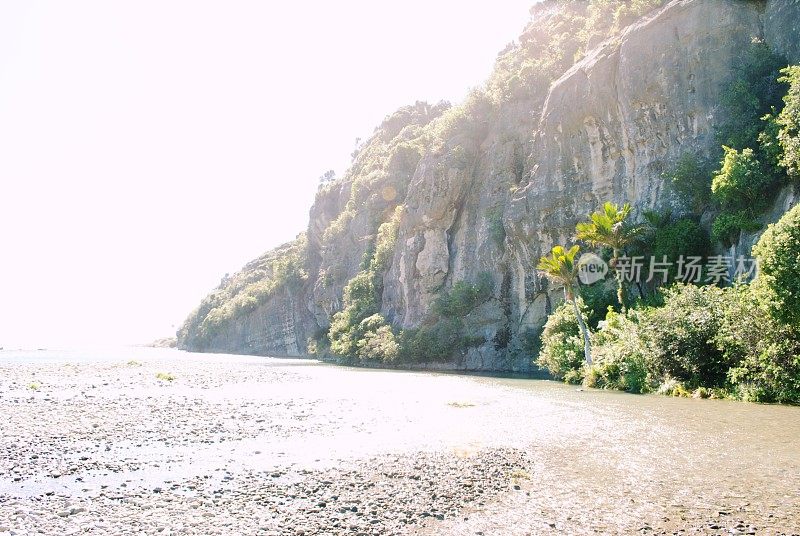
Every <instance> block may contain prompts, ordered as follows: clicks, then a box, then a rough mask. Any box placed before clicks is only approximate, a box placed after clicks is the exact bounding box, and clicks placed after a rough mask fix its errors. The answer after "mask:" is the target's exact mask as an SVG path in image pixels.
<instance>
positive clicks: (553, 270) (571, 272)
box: [536, 246, 592, 365]
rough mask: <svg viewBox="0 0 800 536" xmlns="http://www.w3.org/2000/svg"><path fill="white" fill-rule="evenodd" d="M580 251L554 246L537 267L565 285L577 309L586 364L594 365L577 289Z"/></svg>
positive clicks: (566, 296) (565, 289) (577, 248)
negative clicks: (578, 255) (576, 260)
mask: <svg viewBox="0 0 800 536" xmlns="http://www.w3.org/2000/svg"><path fill="white" fill-rule="evenodd" d="M578 251H580V247H579V246H572V247H571V248H569V250H566V249H564V248H563V247H562V246H554V247H553V250H552V251H551V252H550V256H546V257H542V258H541V259H540V260H539V264H538V265H537V266H536V269H537V270H540V271H541V272H542V273H543V274H544V275H545V276H546V277H547V278H548V279H550V280H551V281H553V282H554V283H556V284H560V285H563V287H564V297H565V298H566V299H567V301H568V302H570V303H571V304H572V307H573V308H574V309H575V317H576V318H577V319H578V327H579V328H580V330H581V335H582V336H583V355H584V357H585V358H586V364H587V365H591V364H592V343H591V341H590V340H589V329H588V328H587V327H586V322H584V320H583V313H581V310H580V308H579V307H578V301H577V298H576V294H577V293H576V289H577V286H578V264H577V263H576V262H575V255H577V254H578Z"/></svg>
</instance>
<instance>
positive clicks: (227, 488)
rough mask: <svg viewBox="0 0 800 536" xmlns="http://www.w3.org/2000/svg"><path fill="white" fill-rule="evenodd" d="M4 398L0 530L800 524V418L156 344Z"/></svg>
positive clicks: (491, 529) (690, 528)
mask: <svg viewBox="0 0 800 536" xmlns="http://www.w3.org/2000/svg"><path fill="white" fill-rule="evenodd" d="M132 360H133V361H132ZM159 373H163V374H162V377H164V374H167V373H170V374H171V375H172V376H173V377H174V379H173V380H172V381H169V380H166V379H158V378H157V375H158V374H159ZM0 408H2V420H0V431H1V432H2V434H0V436H1V437H0V534H6V533H11V534H84V533H90V534H120V535H121V534H138V533H141V534H307V535H310V534H370V535H371V534H415V533H419V534H426V535H433V534H486V535H489V534H497V535H505V534H589V533H592V534H597V533H600V534H630V533H643V534H673V533H678V534H683V533H689V534H691V533H703V534H748V533H755V534H800V408H790V407H780V406H759V405H752V404H742V403H735V402H726V401H712V400H679V399H668V398H663V397H656V396H634V395H625V394H622V393H612V392H601V391H577V390H575V389H574V388H571V387H568V386H563V385H560V384H556V383H553V382H546V381H539V380H504V379H492V378H474V377H467V376H453V375H441V374H430V373H408V372H392V371H380V370H358V369H349V368H345V367H336V366H331V365H322V364H318V363H315V362H310V361H300V360H282V359H264V358H249V357H236V356H213V355H203V356H201V355H193V354H185V353H180V352H175V351H170V350H147V349H143V350H135V351H126V352H125V353H120V354H114V353H110V354H108V355H104V356H101V357H100V358H91V359H82V358H80V357H79V356H77V357H76V356H74V355H63V356H62V355H58V354H54V355H53V354H46V355H34V354H32V355H30V356H25V355H22V356H20V355H12V354H9V353H8V352H0Z"/></svg>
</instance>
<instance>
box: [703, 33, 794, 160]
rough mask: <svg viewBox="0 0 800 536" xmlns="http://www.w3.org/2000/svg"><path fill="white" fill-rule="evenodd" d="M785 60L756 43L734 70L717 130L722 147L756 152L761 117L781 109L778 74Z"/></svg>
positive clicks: (761, 44) (724, 95)
mask: <svg viewBox="0 0 800 536" xmlns="http://www.w3.org/2000/svg"><path fill="white" fill-rule="evenodd" d="M785 65H786V61H785V59H783V58H781V57H780V56H778V55H776V54H775V53H773V52H772V50H771V49H770V47H769V46H768V45H767V44H766V43H763V42H755V43H753V44H752V45H751V46H750V47H749V48H748V49H747V50H746V51H745V53H744V54H742V56H741V58H740V60H739V62H738V64H737V65H736V67H735V73H734V79H733V81H732V82H731V83H730V84H729V85H728V87H727V88H726V89H725V91H724V92H723V94H722V105H723V108H724V115H723V121H722V123H721V124H720V125H719V127H718V129H717V139H718V140H719V143H720V144H721V145H727V146H728V147H732V148H734V149H738V150H742V149H745V148H751V149H756V148H757V147H758V135H759V133H760V132H761V129H762V128H763V124H762V121H761V118H762V117H763V116H764V115H766V114H768V113H770V111H771V110H772V109H773V108H775V109H780V108H781V106H782V101H781V95H782V94H783V88H782V87H781V84H780V83H779V82H778V73H779V72H780V69H781V67H784V66H785Z"/></svg>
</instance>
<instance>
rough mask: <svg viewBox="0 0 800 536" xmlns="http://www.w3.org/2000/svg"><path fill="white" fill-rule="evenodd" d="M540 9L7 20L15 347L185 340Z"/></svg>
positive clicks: (251, 9) (3, 273)
mask: <svg viewBox="0 0 800 536" xmlns="http://www.w3.org/2000/svg"><path fill="white" fill-rule="evenodd" d="M532 3H533V0H492V1H488V0H485V1H483V2H445V1H438V2H432V1H430V0H404V1H402V2H399V1H396V2H375V1H367V0H363V1H359V0H340V1H338V2H328V1H317V2H267V1H243V0H237V1H224V2H223V1H221V0H219V1H216V2H206V1H198V0H171V1H167V0H157V1H151V0H130V1H108V0H99V1H83V0H73V1H70V2H61V1H58V0H52V1H30V0H4V1H2V2H0V347H2V346H5V347H6V349H8V348H12V347H14V348H16V347H32V346H50V347H52V346H82V345H97V344H116V343H120V344H128V343H141V342H148V341H150V340H153V339H155V338H158V337H163V336H170V335H173V334H174V332H175V329H176V328H177V327H178V326H179V325H180V323H181V322H182V321H183V319H184V318H185V317H186V315H187V314H188V313H189V312H190V311H191V309H193V308H194V307H195V306H196V305H197V304H198V303H199V301H200V299H201V298H202V297H203V296H205V295H206V294H207V293H208V292H209V291H210V290H211V289H212V288H213V287H214V286H216V285H217V284H218V282H219V280H220V278H221V277H222V275H223V274H225V273H226V272H234V271H236V270H237V269H239V268H240V267H241V266H242V265H243V264H244V263H245V262H247V261H248V260H250V259H252V258H254V257H256V256H257V255H259V254H260V253H262V252H264V251H266V250H267V249H269V248H271V247H273V246H276V245H278V244H280V243H283V242H285V241H287V240H290V239H292V238H294V236H295V235H296V234H297V233H299V232H300V231H303V230H304V229H305V226H306V222H307V216H308V209H309V208H310V206H311V203H312V201H313V198H314V192H315V190H316V186H317V178H318V177H319V176H320V175H322V173H323V172H324V171H326V170H327V169H330V168H333V169H335V170H336V172H337V173H339V174H341V173H342V172H343V171H344V168H345V167H346V165H347V164H348V162H349V155H350V153H351V151H352V150H353V147H354V140H355V138H356V137H362V138H366V137H367V136H369V134H370V133H371V132H372V129H373V128H374V127H375V126H376V125H377V124H378V123H379V122H380V120H381V119H382V118H383V117H384V116H385V115H387V114H388V113H390V112H392V111H393V110H395V109H396V108H398V107H399V106H402V105H404V104H409V103H413V102H414V101H416V100H428V101H430V102H432V103H433V102H437V101H438V100H440V99H448V100H451V101H454V102H455V101H458V100H460V99H461V98H462V97H463V96H464V95H465V94H466V91H467V90H468V88H469V87H470V86H472V85H477V84H478V83H479V82H481V81H482V80H484V79H485V78H486V76H487V75H488V73H489V71H490V69H491V66H492V63H493V61H494V58H495V56H496V53H497V52H498V51H499V50H500V49H502V48H503V47H504V46H505V45H506V44H507V43H508V42H509V41H511V40H513V39H514V38H515V37H516V36H517V35H518V34H519V32H520V30H521V29H522V28H523V27H524V25H525V23H526V22H527V20H528V8H529V7H530V5H531V4H532Z"/></svg>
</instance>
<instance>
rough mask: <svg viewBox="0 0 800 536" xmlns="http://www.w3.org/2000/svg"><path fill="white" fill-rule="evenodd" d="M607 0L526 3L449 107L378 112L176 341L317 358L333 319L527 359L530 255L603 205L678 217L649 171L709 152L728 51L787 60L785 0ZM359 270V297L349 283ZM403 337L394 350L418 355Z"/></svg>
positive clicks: (791, 7) (793, 34) (535, 307)
mask: <svg viewBox="0 0 800 536" xmlns="http://www.w3.org/2000/svg"><path fill="white" fill-rule="evenodd" d="M618 3H619V4H620V7H619V8H618V9H617V11H616V14H615V16H614V17H610V16H606V17H605V18H604V17H603V15H604V14H603V13H602V12H601V11H599V10H598V9H597V8H594V9H593V7H592V6H591V5H590V4H589V3H585V2H575V1H573V2H569V1H562V2H553V1H551V2H543V3H542V4H539V5H537V7H536V8H535V9H533V10H532V15H533V17H532V21H531V22H530V23H529V25H528V26H527V27H526V29H525V31H524V32H523V34H522V35H521V36H520V38H519V39H518V41H517V42H516V43H515V44H514V45H513V46H510V47H509V48H507V49H506V50H505V51H503V52H502V53H501V54H500V55H499V56H498V60H497V65H496V68H495V71H494V73H493V74H492V76H491V78H490V79H489V80H488V81H487V83H486V84H485V85H484V87H483V88H481V89H480V90H476V91H474V92H473V93H472V94H471V95H470V97H469V98H468V99H467V100H466V102H464V103H462V104H460V105H458V106H452V107H451V106H449V105H447V104H445V103H440V104H438V105H435V106H431V105H428V104H425V103H417V104H415V105H413V106H408V107H405V108H402V109H400V110H398V111H397V112H395V113H394V114H392V115H391V116H389V117H387V118H386V119H385V120H384V122H383V123H382V124H381V125H380V126H379V127H378V128H377V129H376V131H375V133H374V135H373V136H372V137H371V138H370V139H369V140H367V142H365V144H364V145H363V146H362V147H361V148H360V149H359V151H358V153H357V154H356V155H355V157H354V160H353V163H352V166H351V168H350V169H349V170H348V171H347V173H346V174H345V175H344V176H343V177H341V178H340V179H337V180H336V181H334V182H333V183H329V184H325V185H322V186H321V187H320V190H319V192H318V194H317V197H316V200H315V203H314V205H313V207H312V208H311V211H310V218H309V226H308V229H307V231H306V233H305V234H304V235H302V236H301V237H299V238H298V239H297V241H296V242H294V243H292V244H289V245H285V246H282V247H281V248H278V249H277V250H275V251H273V252H270V253H268V254H266V255H265V256H263V257H261V258H260V259H257V260H256V261H253V263H250V264H249V265H248V266H246V267H245V268H244V269H243V270H242V272H241V273H240V274H237V275H236V276H234V278H232V280H226V281H223V282H222V283H221V285H220V287H219V288H218V289H216V290H215V291H214V292H213V293H212V294H211V295H210V296H209V297H208V298H206V299H205V300H204V302H203V304H201V306H200V307H199V308H198V310H196V311H195V312H194V313H192V315H191V316H190V317H189V319H187V322H186V324H185V325H184V327H183V328H182V329H181V331H180V332H179V333H178V340H179V345H180V346H181V347H182V348H186V349H191V350H201V351H219V352H237V353H254V354H269V355H274V354H285V355H301V354H304V353H306V351H307V348H308V344H309V342H311V343H312V346H313V347H316V348H317V350H318V351H319V352H325V351H326V350H325V348H326V346H327V341H328V337H327V334H328V332H329V330H331V323H332V322H333V323H334V324H335V330H334V331H335V332H336V333H343V334H344V335H343V336H347V337H354V336H355V334H359V336H360V337H361V338H362V339H364V335H365V333H368V334H372V335H374V334H376V333H380V334H381V335H380V337H377V336H376V337H374V338H373V337H372V335H368V336H367V337H366V340H369V341H374V343H375V344H376V345H379V346H380V352H383V354H381V355H386V356H391V357H389V358H384V360H385V361H390V360H397V362H400V361H402V358H401V357H396V355H395V354H396V348H395V346H393V345H394V344H395V342H394V341H395V338H392V337H391V336H390V335H387V332H386V331H382V332H381V331H380V328H377V326H382V325H384V324H385V325H387V326H389V327H390V328H391V329H392V330H393V331H394V332H395V333H396V334H397V338H398V340H399V338H400V337H401V336H402V334H403V333H406V335H407V337H417V339H419V341H423V340H428V341H429V340H430V339H437V338H438V339H443V340H446V341H450V342H453V341H456V340H457V341H461V342H459V343H458V344H456V343H454V342H453V344H451V345H450V347H449V355H447V356H446V358H441V356H440V358H439V359H432V360H434V361H438V362H439V364H438V365H436V366H440V367H444V368H459V369H469V370H515V371H526V370H529V369H530V367H531V356H532V353H533V352H534V351H535V346H536V343H537V336H538V332H539V330H540V328H541V326H542V324H543V322H544V320H545V318H546V316H547V314H548V313H549V312H550V310H551V307H552V304H553V302H554V300H556V299H558V296H557V295H555V294H553V292H552V291H550V290H549V289H548V286H547V283H546V282H545V281H544V280H543V279H542V278H541V277H540V276H539V275H538V274H537V272H536V270H535V269H534V266H535V264H536V262H537V260H538V258H539V257H540V256H541V255H542V254H543V253H545V252H546V251H548V250H549V249H550V247H551V246H552V245H553V244H555V243H559V242H561V243H563V242H567V241H569V240H570V239H571V235H572V234H573V231H574V227H575V223H576V222H577V221H579V220H581V219H583V218H584V217H585V216H586V214H588V213H589V212H591V211H593V210H595V209H596V208H597V207H598V206H599V205H600V204H602V202H604V201H607V200H612V201H615V202H620V203H621V202H631V203H632V204H633V205H634V206H635V208H636V210H637V211H638V212H639V213H641V212H642V211H644V210H646V209H665V208H669V209H670V210H671V211H673V212H675V213H681V212H688V211H689V210H690V209H689V208H688V207H686V206H684V205H685V201H683V200H682V199H681V197H680V196H678V195H676V194H675V192H673V191H672V189H671V187H670V184H669V183H668V181H665V179H664V178H663V177H664V172H665V171H666V170H668V169H670V168H671V167H672V166H674V165H675V163H676V161H677V160H678V159H679V158H680V157H681V155H682V154H685V153H686V152H687V151H691V152H692V153H694V154H700V155H705V156H712V155H715V154H716V153H715V151H718V150H719V144H718V143H717V141H716V140H715V137H714V128H715V126H716V125H717V124H719V122H720V121H722V120H724V119H725V118H724V110H723V109H722V108H721V106H720V102H721V96H722V92H723V89H724V88H725V86H726V84H728V83H729V82H730V79H731V76H732V72H733V69H734V65H735V64H736V62H737V60H738V58H739V57H740V56H741V54H742V51H743V50H745V49H747V47H748V46H750V45H751V43H752V42H753V40H757V41H761V42H765V43H766V44H767V45H769V46H770V47H771V48H772V49H773V50H774V51H775V52H776V53H777V54H780V55H783V56H784V57H785V58H786V59H788V60H789V61H790V62H793V63H796V62H798V61H800V46H799V45H798V43H799V42H800V30H798V21H800V2H796V1H793V0H769V1H766V2H755V1H754V2H740V1H732V0H675V1H672V2H669V3H667V4H664V5H661V2H659V1H653V2H650V3H649V4H648V3H646V2H643V3H641V4H646V6H645V8H640V9H642V12H641V13H639V12H631V11H630V10H632V9H634V8H630V7H629V6H628V5H627V4H626V3H624V2H618ZM626 9H627V10H628V11H625V10H626ZM576 60H577V61H576ZM786 196H789V197H791V194H785V195H784V196H783V197H782V199H783V200H782V201H781V202H782V203H784V204H786ZM777 212H778V213H777V216H779V212H780V211H777ZM287 259H289V260H288V261H287ZM361 276H363V281H366V282H368V287H369V288H368V289H367V290H365V291H364V292H365V293H366V295H367V298H368V299H367V298H365V300H366V301H358V300H360V299H361V298H359V297H357V296H356V294H357V293H356V288H357V285H356V284H354V283H352V282H353V281H355V280H356V279H358V278H359V277H361ZM358 281H361V279H358ZM265 282H266V283H265ZM479 282H480V283H479ZM358 288H361V287H358ZM470 292H472V294H470ZM464 296H467V298H464ZM446 300H450V302H447V303H451V302H454V303H457V305H458V306H452V303H451V306H450V307H449V309H448V308H447V307H445V305H443V303H445V302H446ZM363 304H366V305H363ZM444 310H447V311H450V312H448V313H447V314H445V313H443V312H442V311H444ZM340 311H344V312H342V313H340V314H339V315H338V316H336V315H337V313H339V312H340ZM452 311H456V312H455V313H452ZM373 315H377V316H373ZM448 315H449V316H448ZM446 316H447V318H445V317H446ZM452 316H456V317H457V318H456V319H455V320H457V322H455V321H454V320H453V318H451V317H452ZM345 317H346V318H345ZM367 317H368V318H367ZM365 318H366V320H365ZM367 320H369V322H372V324H369V325H367V324H364V322H365V321H367ZM347 322H350V324H351V325H349V326H348V324H347ZM373 324H374V326H376V328H375V329H373V328H371V327H370V325H373ZM347 329H350V331H347ZM365 330H366V331H365ZM370 330H372V331H370ZM426 330H428V331H426ZM428 332H429V333H428ZM426 334H427V335H426ZM428 335H429V336H428ZM424 336H428V339H425V337H424ZM387 337H388V339H387ZM451 337H453V338H452V339H451ZM417 339H409V340H411V341H412V343H409V344H407V346H410V347H413V348H417V349H420V350H419V351H420V352H422V353H425V352H426V350H425V349H426V348H427V347H426V346H424V345H422V343H421V342H419V341H417ZM414 341H416V342H414ZM401 342H402V341H401ZM417 343H419V344H417ZM370 344H371V343H370ZM415 344H416V346H415ZM352 347H353V348H356V345H353V346H352ZM358 348H362V347H358ZM359 351H360V350H359ZM431 352H433V351H432V350H431ZM420 361H422V362H425V361H429V360H427V359H426V358H425V357H424V356H423V357H419V356H417V357H414V358H412V359H406V360H405V361H404V362H407V363H412V364H413V363H417V362H420ZM425 366H431V365H430V364H426V365H425Z"/></svg>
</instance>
